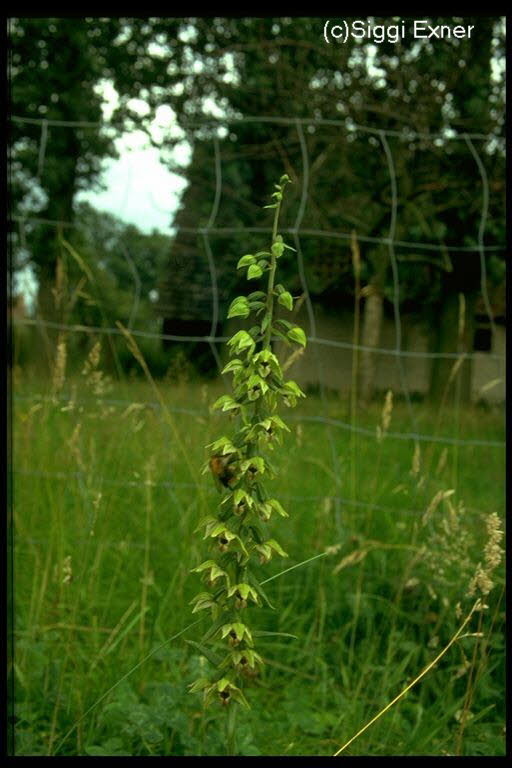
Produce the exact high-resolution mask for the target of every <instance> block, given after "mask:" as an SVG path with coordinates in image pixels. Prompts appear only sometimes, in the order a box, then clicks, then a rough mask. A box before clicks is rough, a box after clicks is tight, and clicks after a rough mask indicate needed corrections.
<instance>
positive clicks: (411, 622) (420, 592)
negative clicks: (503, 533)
mask: <svg viewBox="0 0 512 768" xmlns="http://www.w3.org/2000/svg"><path fill="white" fill-rule="evenodd" d="M96 385H97V382H96ZM158 387H159V388H160V391H161V392H162V395H163V398H164V400H165V402H166V403H167V404H168V407H169V410H168V412H167V415H166V413H165V412H164V411H163V409H162V408H160V407H156V406H152V405H146V406H144V404H145V403H154V402H155V400H156V398H155V393H154V391H153V390H152V388H151V386H150V385H149V383H146V382H145V381H143V380H141V379H132V380H129V381H128V380H127V381H124V382H118V383H114V384H113V385H112V389H111V390H110V391H109V392H107V393H105V394H103V395H100V396H98V395H97V394H95V393H94V382H92V380H89V382H87V380H86V378H85V377H81V376H80V375H77V376H76V377H74V378H73V380H71V381H67V382H66V383H65V385H64V388H63V390H62V394H64V395H66V394H67V395H68V396H72V397H71V401H73V400H74V402H70V401H69V398H68V399H66V397H64V398H63V399H61V400H57V401H55V402H51V400H50V398H49V393H50V383H47V382H45V381H44V380H41V379H40V378H39V379H38V378H36V377H35V376H34V375H30V373H29V372H28V371H23V372H22V371H19V370H18V371H16V373H15V376H14V378H13V397H14V400H13V417H12V433H13V435H12V440H13V461H12V471H13V474H12V493H13V531H12V532H13V541H14V563H13V569H14V584H13V586H14V589H13V600H14V606H13V616H14V626H13V630H14V638H15V640H14V666H13V669H12V670H11V680H12V686H13V689H14V714H15V725H14V726H13V731H14V738H15V744H14V748H15V752H16V754H18V755H84V754H90V755H215V754H225V731H224V728H225V726H224V720H225V714H224V712H223V711H222V710H221V708H220V707H217V706H216V705H212V706H211V707H210V708H209V709H208V710H206V711H204V710H203V706H202V700H201V696H200V695H198V694H190V693H188V688H187V686H188V684H189V683H191V682H192V681H193V680H194V679H195V678H196V677H197V676H198V672H199V671H200V670H201V668H202V667H203V666H205V665H207V664H208V661H207V660H206V659H205V658H204V657H202V656H200V654H199V652H198V651H197V650H196V649H195V648H194V646H192V645H190V644H187V642H186V640H196V641H198V640H199V639H200V637H201V635H202V633H204V631H205V630H206V628H207V627H208V617H207V616H206V615H205V613H206V612H203V614H199V617H202V616H203V618H200V623H199V624H196V625H195V626H193V627H192V628H191V629H189V630H188V631H187V632H185V633H184V634H182V635H181V636H180V637H178V638H176V639H175V640H173V641H172V642H169V643H167V644H165V645H163V647H161V648H160V649H158V650H156V652H155V653H154V654H153V655H152V656H151V657H150V658H149V659H147V660H146V661H145V662H144V663H142V664H140V665H139V666H138V667H137V668H135V667H136V665H137V664H139V662H141V660H143V659H144V657H146V656H147V655H148V654H150V652H151V651H153V650H155V649H157V648H158V646H160V645H162V644H163V643H165V641H167V640H168V639H169V638H171V637H172V636H174V635H176V634H178V633H180V632H181V631H182V630H184V629H185V628H187V627H188V626H189V625H190V624H192V623H193V622H194V621H197V615H194V616H192V614H191V608H190V606H189V601H190V600H191V598H192V597H193V596H194V595H195V594H196V593H197V592H198V591H199V590H200V587H201V582H200V579H199V576H198V575H197V574H191V573H190V570H191V569H192V568H193V567H195V566H196V565H197V564H198V563H199V562H201V560H203V559H205V555H206V554H207V543H206V542H203V541H202V539H201V536H200V534H199V533H194V529H195V527H196V525H197V522H198V520H199V518H200V516H201V515H203V514H205V513H206V512H207V511H208V509H213V508H214V505H215V504H216V503H217V502H218V500H219V496H218V493H217V491H216V489H215V488H214V485H213V482H212V480H211V478H210V477H209V476H207V475H203V476H201V475H200V469H201V467H202V465H203V463H204V461H205V459H206V456H207V454H206V451H205V449H204V446H205V445H206V444H207V443H209V442H211V441H213V440H215V439H216V438H218V437H219V436H220V435H222V434H223V433H227V434H229V430H230V429H232V425H231V424H230V421H229V419H228V418H227V417H226V416H221V415H217V414H215V415H211V414H210V413H209V405H211V403H212V402H213V401H214V399H215V398H216V397H218V396H219V395H220V394H222V393H223V392H224V391H225V389H224V383H223V382H215V383H208V384H201V383H190V382H189V383H187V382H183V381H182V382H181V383H179V384H173V383H172V382H169V381H161V382H159V383H158ZM73 393H74V394H73ZM43 396H44V397H43ZM413 407H414V412H415V417H416V422H417V423H416V427H417V428H418V430H419V432H421V433H425V434H435V435H437V436H438V437H443V436H445V437H448V438H454V437H456V438H458V439H466V440H475V439H476V440H483V441H503V440H504V423H503V422H504V420H503V413H502V411H492V410H491V411H483V410H479V409H472V410H471V411H462V410H460V409H457V408H454V407H453V406H450V407H447V408H446V409H445V410H444V412H442V413H440V414H439V413H438V412H433V411H431V410H430V409H429V408H428V407H427V406H426V405H423V404H416V403H415V404H414V406H413ZM381 410H382V402H378V403H376V404H374V405H372V406H371V408H369V410H368V411H367V412H365V413H359V414H358V415H357V422H356V426H357V427H358V428H361V429H367V430H369V432H370V434H362V433H354V432H351V431H350V430H348V429H346V428H344V427H343V426H340V424H339V423H334V422H343V423H347V422H349V421H350V419H349V416H348V413H349V407H348V404H347V403H346V402H345V401H342V400H339V399H337V398H335V397H333V396H330V397H329V398H328V399H327V400H325V399H324V400H322V399H321V398H319V397H318V396H314V395H311V396H309V397H308V398H307V399H306V400H305V401H304V403H303V404H301V405H300V406H298V407H297V408H296V409H295V410H290V411H287V412H286V413H285V414H283V416H284V418H285V419H287V420H288V423H289V424H290V427H291V433H290V434H287V435H286V439H285V445H284V448H283V450H282V451H280V452H279V453H276V456H275V463H276V465H277V466H278V467H279V476H278V477H277V478H276V480H275V481H273V488H274V489H275V495H276V498H278V499H280V500H281V502H282V504H283V506H284V507H285V508H286V509H287V510H288V512H289V513H290V518H289V519H286V520H282V519H279V520H276V521H274V520H273V521H272V523H271V524H270V526H271V528H272V530H273V531H274V532H275V535H276V536H277V537H278V539H279V541H280V543H282V545H283V547H284V548H285V549H286V551H287V552H288V553H289V558H288V559H286V560H284V559H277V560H275V561H272V563H271V564H270V565H268V566H266V567H262V569H261V579H262V580H263V579H265V578H269V577H270V576H272V575H274V574H278V573H279V572H280V571H283V570H284V569H286V568H289V567H291V566H293V565H295V564H298V563H301V562H302V561H304V560H307V559H309V558H312V557H314V556H315V555H321V554H322V553H325V552H326V551H327V552H328V554H327V555H325V556H322V557H319V558H317V559H316V560H313V561H312V562H310V563H307V564H305V565H303V566H301V567H299V568H296V569H294V570H292V571H290V572H288V573H285V574H283V575H281V576H279V578H276V579H274V580H273V581H271V582H269V584H268V587H266V589H267V591H268V595H269V597H270V599H271V600H272V602H273V603H274V605H275V606H276V610H275V611H271V610H270V609H258V610H257V611H255V613H256V614H257V616H255V617H254V620H255V621H257V622H258V627H259V628H260V629H266V630H272V631H276V632H286V633H290V634H292V635H294V636H295V637H296V639H292V638H278V640H276V639H275V638H268V642H265V643H263V642H262V643H261V644H260V648H259V650H260V653H262V655H263V656H264V658H265V660H266V661H267V664H266V665H265V668H264V671H263V673H262V675H261V677H260V678H259V679H258V680H257V682H256V684H254V685H253V686H251V687H250V688H248V689H247V691H246V693H247V697H248V699H249V701H250V703H251V710H250V711H249V712H247V713H245V712H241V713H240V714H239V716H238V730H237V744H238V751H239V753H240V754H245V755H258V754H261V755H332V754H334V752H336V750H338V749H339V747H341V746H342V745H343V744H345V743H346V742H347V741H348V740H349V739H351V737H352V736H354V735H355V734H356V733H357V732H358V731H359V730H360V729H361V728H362V727H363V726H364V725H365V724H366V723H367V722H368V721H369V720H371V719H372V718H373V717H374V716H375V715H376V714H377V713H378V712H379V711H380V710H381V709H382V708H383V707H385V706H386V705H387V704H388V703H389V702H391V701H392V699H393V698H394V697H395V696H397V694H399V693H400V691H401V690H402V689H403V688H404V687H405V686H406V685H407V684H408V683H409V682H410V681H412V680H413V679H414V678H415V677H416V676H417V675H418V674H419V673H420V672H421V671H422V670H423V669H424V668H425V667H426V665H427V664H429V662H431V661H432V660H433V659H434V658H435V657H436V655H437V654H438V653H440V651H441V650H442V649H443V648H444V647H445V646H446V645H447V644H448V643H449V641H450V639H451V638H452V636H453V635H454V634H455V632H456V631H457V629H458V627H459V626H460V625H461V623H462V621H463V620H464V617H465V616H466V615H467V613H468V612H469V610H470V609H471V606H472V605H473V602H474V598H473V599H471V598H470V597H468V595H467V593H468V584H469V581H470V579H471V577H472V575H473V573H474V571H475V567H476V565H477V564H478V562H480V561H483V557H484V554H483V553H484V546H485V543H486V540H487V531H486V517H487V516H488V515H489V514H490V513H492V512H497V513H498V514H499V516H500V518H501V519H503V516H504V502H505V461H504V448H503V447H496V446H480V445H451V444H448V445H445V444H443V443H442V442H433V443H432V442H421V443H420V444H419V445H420V455H419V467H418V464H416V467H415V469H416V471H413V455H414V441H413V440H411V439H409V440H400V439H396V438H394V437H392V436H391V435H387V436H386V437H385V438H384V439H383V440H382V441H381V442H379V441H378V440H377V439H376V436H375V432H376V427H377V425H378V424H379V423H380V419H381ZM319 416H321V417H329V419H331V420H332V422H333V423H331V424H330V426H329V425H326V424H325V423H323V422H321V421H318V420H313V419H317V418H318V417H319ZM389 430H390V432H410V431H411V421H410V417H409V413H408V410H407V408H406V407H405V405H404V404H402V403H396V404H395V407H394V409H393V412H392V416H391V424H390V427H389ZM336 457H337V458H336ZM416 458H418V456H417V457H416ZM452 489H453V490H454V493H453V494H452V495H451V496H449V497H447V499H445V500H444V501H441V503H440V504H439V505H438V506H437V508H436V509H434V510H433V511H431V512H429V514H428V515H427V516H426V519H424V517H423V515H424V513H425V512H426V510H427V508H428V506H429V503H430V502H431V500H432V499H433V497H434V496H435V495H436V493H438V492H439V491H447V490H452ZM449 502H450V503H451V505H452V506H451V511H450V506H449ZM492 579H493V581H494V584H495V586H494V588H493V589H492V591H491V592H490V594H489V595H488V597H487V598H486V604H487V605H488V608H487V609H486V610H485V611H480V612H477V613H476V614H475V615H474V616H473V618H472V619H471V621H470V623H469V624H468V626H467V627H466V629H465V632H464V633H463V636H462V637H461V638H460V639H458V640H457V641H456V642H455V643H454V644H453V645H452V646H451V647H450V649H449V650H448V651H447V653H446V654H445V655H444V656H443V657H442V659H441V660H440V661H439V663H438V664H436V665H435V667H434V668H433V669H431V670H430V671H429V672H428V674H427V675H425V677H424V678H423V679H422V680H421V681H420V682H418V684H417V685H415V686H414V687H413V688H412V689H411V691H410V692H409V693H407V695H406V696H404V697H403V698H402V699H401V700H400V701H398V702H397V703H396V704H395V705H394V706H393V707H391V708H390V710H389V711H387V712H386V713H385V714H384V715H383V716H382V717H381V718H380V719H378V721H377V722H375V724H373V725H372V726H371V727H369V728H368V729H367V730H366V731H365V732H364V733H362V734H361V735H360V736H359V738H357V739H356V740H354V741H353V742H352V743H351V744H350V746H349V747H348V748H347V750H346V751H345V752H344V753H343V754H348V755H445V754H449V755H454V754H457V753H460V754H463V755H503V754H504V752H505V734H504V722H505V714H504V712H505V696H504V683H505V667H504V596H503V592H504V571H503V565H502V564H501V565H500V566H499V567H498V569H497V570H495V571H494V573H493V574H492ZM459 603H460V606H458V604H459ZM474 633H480V634H479V635H478V636H476V637H475V636H474ZM134 668H135V669H134ZM131 670H133V672H132V673H131V674H128V673H130V671H131ZM123 678H125V679H123ZM117 683H119V684H118V685H116V684H117ZM113 686H115V687H114V688H113V690H111V691H110V693H108V695H106V696H104V694H105V693H106V692H107V691H109V690H110V689H111V688H112V687H113ZM101 697H103V698H101ZM100 698H101V700H100V701H99V702H98V700H99V699H100ZM96 702H98V703H97V704H96V705H95V703H96ZM93 705H95V706H93Z"/></svg>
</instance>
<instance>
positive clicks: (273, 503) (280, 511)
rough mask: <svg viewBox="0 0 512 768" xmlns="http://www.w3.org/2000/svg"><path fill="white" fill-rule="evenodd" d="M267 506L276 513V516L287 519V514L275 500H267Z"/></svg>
mask: <svg viewBox="0 0 512 768" xmlns="http://www.w3.org/2000/svg"><path fill="white" fill-rule="evenodd" d="M268 504H270V506H271V507H272V509H275V511H276V512H277V513H278V515H281V517H289V514H288V512H286V511H285V510H284V509H283V507H282V506H281V504H280V503H279V501H278V500H277V499H269V500H268Z"/></svg>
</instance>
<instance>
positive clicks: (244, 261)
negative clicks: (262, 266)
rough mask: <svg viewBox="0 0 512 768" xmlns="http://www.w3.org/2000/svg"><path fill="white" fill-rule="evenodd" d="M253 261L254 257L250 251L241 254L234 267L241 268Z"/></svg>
mask: <svg viewBox="0 0 512 768" xmlns="http://www.w3.org/2000/svg"><path fill="white" fill-rule="evenodd" d="M255 261H256V257H255V256H253V254H252V253H246V254H245V256H242V258H241V259H240V260H239V261H238V264H237V265H236V268H237V269H241V268H242V267H248V266H249V264H254V262H255Z"/></svg>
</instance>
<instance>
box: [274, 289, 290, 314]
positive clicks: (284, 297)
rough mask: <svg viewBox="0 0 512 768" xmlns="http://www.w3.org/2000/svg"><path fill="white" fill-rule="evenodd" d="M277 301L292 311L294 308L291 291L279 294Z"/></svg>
mask: <svg viewBox="0 0 512 768" xmlns="http://www.w3.org/2000/svg"><path fill="white" fill-rule="evenodd" d="M277 303H278V304H282V306H283V307H286V309H289V310H290V312H291V310H292V309H293V298H292V295H291V293H289V292H288V291H284V293H282V294H281V295H280V296H279V298H278V300H277Z"/></svg>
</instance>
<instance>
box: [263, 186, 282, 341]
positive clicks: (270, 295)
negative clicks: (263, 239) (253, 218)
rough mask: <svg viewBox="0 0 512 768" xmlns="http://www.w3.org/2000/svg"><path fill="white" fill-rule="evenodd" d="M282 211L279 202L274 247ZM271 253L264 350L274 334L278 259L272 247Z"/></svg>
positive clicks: (275, 218)
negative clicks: (273, 318) (267, 319)
mask: <svg viewBox="0 0 512 768" xmlns="http://www.w3.org/2000/svg"><path fill="white" fill-rule="evenodd" d="M280 210H281V201H280V200H278V201H277V208H276V212H275V214H274V226H273V227H272V245H274V243H275V241H276V238H277V224H278V221H279V212H280ZM270 253H271V262H270V273H269V276H268V292H267V313H268V315H269V321H268V325H267V328H266V330H265V337H264V339H263V349H269V348H270V335H271V333H272V315H273V311H274V279H275V275H276V266H277V259H276V257H275V254H274V253H273V251H272V247H271V248H270Z"/></svg>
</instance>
